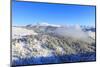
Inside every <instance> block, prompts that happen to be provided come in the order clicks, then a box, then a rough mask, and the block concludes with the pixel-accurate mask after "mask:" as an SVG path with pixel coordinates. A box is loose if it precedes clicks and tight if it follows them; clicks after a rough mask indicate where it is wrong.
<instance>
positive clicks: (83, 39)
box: [12, 26, 96, 60]
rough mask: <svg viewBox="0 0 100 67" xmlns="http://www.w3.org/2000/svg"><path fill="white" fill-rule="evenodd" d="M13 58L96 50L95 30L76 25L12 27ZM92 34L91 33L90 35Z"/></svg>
mask: <svg viewBox="0 0 100 67" xmlns="http://www.w3.org/2000/svg"><path fill="white" fill-rule="evenodd" d="M12 29H13V34H12V35H13V36H12V59H13V60H17V59H19V58H29V57H47V56H53V55H57V56H59V55H70V54H78V53H87V52H95V50H96V47H95V45H96V44H95V36H92V35H95V34H94V33H95V32H86V31H83V30H82V29H81V28H76V27H71V28H70V27H69V28H68V27H66V28H65V27H56V26H55V27H54V26H31V27H30V26H27V27H12ZM90 34H91V35H90Z"/></svg>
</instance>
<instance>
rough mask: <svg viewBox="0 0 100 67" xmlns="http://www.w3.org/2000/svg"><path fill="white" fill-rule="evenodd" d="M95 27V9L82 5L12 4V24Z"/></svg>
mask: <svg viewBox="0 0 100 67" xmlns="http://www.w3.org/2000/svg"><path fill="white" fill-rule="evenodd" d="M42 22H46V23H49V24H57V25H67V24H73V25H74V24H79V25H95V7H94V6H80V5H63V4H47V3H34V2H14V1H13V2H12V24H13V25H27V24H36V23H42Z"/></svg>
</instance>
